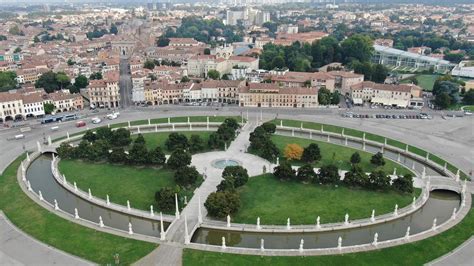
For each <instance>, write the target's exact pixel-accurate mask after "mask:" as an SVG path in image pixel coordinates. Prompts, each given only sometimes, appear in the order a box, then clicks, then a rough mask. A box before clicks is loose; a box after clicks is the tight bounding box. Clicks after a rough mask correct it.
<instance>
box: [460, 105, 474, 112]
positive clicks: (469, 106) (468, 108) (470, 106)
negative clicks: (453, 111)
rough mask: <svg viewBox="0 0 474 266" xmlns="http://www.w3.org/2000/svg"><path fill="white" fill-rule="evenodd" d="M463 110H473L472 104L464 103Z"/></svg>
mask: <svg viewBox="0 0 474 266" xmlns="http://www.w3.org/2000/svg"><path fill="white" fill-rule="evenodd" d="M463 110H464V111H470V112H474V105H466V106H464V107H463Z"/></svg>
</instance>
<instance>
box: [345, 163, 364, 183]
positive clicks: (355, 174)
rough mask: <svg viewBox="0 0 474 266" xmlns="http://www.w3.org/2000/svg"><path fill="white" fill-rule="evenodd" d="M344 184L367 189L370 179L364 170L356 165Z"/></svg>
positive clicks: (347, 173) (346, 176) (347, 174)
mask: <svg viewBox="0 0 474 266" xmlns="http://www.w3.org/2000/svg"><path fill="white" fill-rule="evenodd" d="M343 183H344V184H346V185H348V186H359V187H365V186H366V184H367V183H368V177H367V175H366V174H365V172H364V171H363V170H362V168H360V167H359V166H356V165H355V166H353V167H352V169H351V170H350V171H349V172H346V174H345V175H344V180H343Z"/></svg>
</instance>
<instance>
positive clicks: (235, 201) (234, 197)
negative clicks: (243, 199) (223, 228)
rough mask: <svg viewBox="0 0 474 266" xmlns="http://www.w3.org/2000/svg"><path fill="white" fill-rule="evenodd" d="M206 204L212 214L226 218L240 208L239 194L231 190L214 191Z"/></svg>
mask: <svg viewBox="0 0 474 266" xmlns="http://www.w3.org/2000/svg"><path fill="white" fill-rule="evenodd" d="M204 206H205V207H206V209H207V212H208V214H209V215H210V216H212V217H216V218H224V217H226V216H227V215H232V214H234V213H236V212H237V211H238V209H239V208H240V197H239V194H237V193H235V192H230V191H220V192H212V193H211V194H210V195H209V197H207V200H206V202H205V203H204Z"/></svg>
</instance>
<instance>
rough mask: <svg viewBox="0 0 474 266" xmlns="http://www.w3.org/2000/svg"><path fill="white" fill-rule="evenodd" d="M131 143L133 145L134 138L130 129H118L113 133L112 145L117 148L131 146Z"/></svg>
mask: <svg viewBox="0 0 474 266" xmlns="http://www.w3.org/2000/svg"><path fill="white" fill-rule="evenodd" d="M130 143H132V138H131V137H130V131H129V130H128V129H126V128H118V129H117V130H115V131H113V134H112V138H111V142H110V144H112V145H113V146H116V147H124V146H128V145H130Z"/></svg>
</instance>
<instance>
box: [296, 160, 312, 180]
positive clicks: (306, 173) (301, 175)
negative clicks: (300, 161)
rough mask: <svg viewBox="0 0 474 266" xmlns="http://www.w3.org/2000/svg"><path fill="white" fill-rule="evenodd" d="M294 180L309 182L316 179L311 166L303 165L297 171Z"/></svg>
mask: <svg viewBox="0 0 474 266" xmlns="http://www.w3.org/2000/svg"><path fill="white" fill-rule="evenodd" d="M296 178H297V179H298V180H300V181H302V182H309V181H311V180H313V179H314V178H316V173H315V172H314V169H313V166H312V165H311V164H305V165H303V166H301V167H300V168H299V169H298V174H297V175H296Z"/></svg>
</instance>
